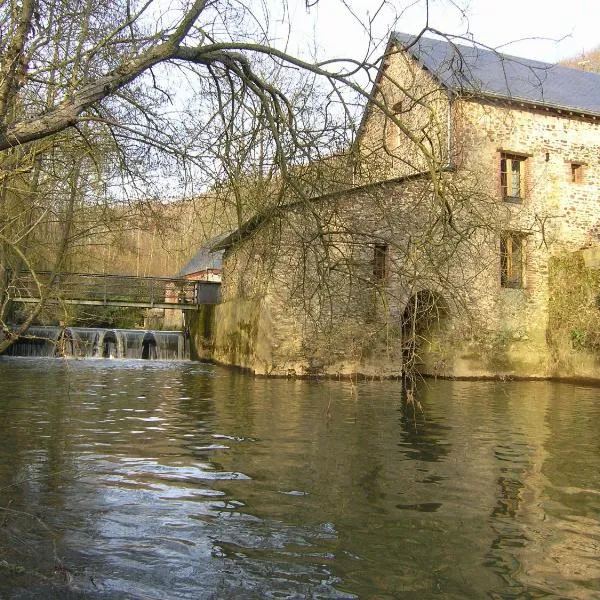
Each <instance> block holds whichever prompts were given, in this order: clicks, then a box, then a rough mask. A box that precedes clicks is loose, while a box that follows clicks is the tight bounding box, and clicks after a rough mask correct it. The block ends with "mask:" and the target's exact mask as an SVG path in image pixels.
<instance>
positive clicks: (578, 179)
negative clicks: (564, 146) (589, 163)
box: [571, 162, 584, 183]
mask: <svg viewBox="0 0 600 600" xmlns="http://www.w3.org/2000/svg"><path fill="white" fill-rule="evenodd" d="M583 170H584V169H583V165H582V164H581V163H576V162H572V163H571V183H583Z"/></svg>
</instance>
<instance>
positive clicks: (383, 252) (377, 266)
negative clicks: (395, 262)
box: [373, 244, 389, 281]
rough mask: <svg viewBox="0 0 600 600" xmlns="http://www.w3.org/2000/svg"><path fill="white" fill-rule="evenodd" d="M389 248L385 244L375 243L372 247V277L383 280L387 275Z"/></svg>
mask: <svg viewBox="0 0 600 600" xmlns="http://www.w3.org/2000/svg"><path fill="white" fill-rule="evenodd" d="M388 257H389V248H388V245H387V244H375V246H374V247H373V279H374V280H375V281H383V280H384V279H386V278H387V276H388Z"/></svg>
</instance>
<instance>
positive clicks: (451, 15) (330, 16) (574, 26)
mask: <svg viewBox="0 0 600 600" xmlns="http://www.w3.org/2000/svg"><path fill="white" fill-rule="evenodd" d="M379 2H380V0H350V3H351V6H352V7H353V8H355V9H356V11H357V13H358V14H360V16H361V18H363V19H364V16H365V15H366V14H367V12H369V13H370V14H372V13H373V11H374V10H376V8H377V6H379ZM452 3H453V0H430V24H431V25H432V26H433V27H436V28H437V29H439V30H441V31H444V32H447V33H450V34H455V35H464V34H466V33H469V34H470V35H472V37H473V39H475V40H476V41H478V42H480V43H482V44H485V45H488V46H491V47H494V48H498V49H499V50H500V51H502V52H505V53H507V54H514V55H517V56H523V57H526V58H534V59H537V60H542V61H546V62H557V61H559V60H560V59H562V58H566V57H572V56H579V55H581V53H582V52H583V51H586V50H587V51H589V50H592V49H594V48H596V47H598V46H600V32H599V24H600V18H599V17H600V1H599V0H567V1H565V0H562V1H561V2H560V3H559V2H557V1H556V0H454V3H455V4H457V5H458V6H460V7H461V8H464V9H465V12H466V16H467V19H464V18H462V17H461V14H460V11H458V10H457V9H456V8H454V7H452ZM393 4H394V5H395V7H396V10H397V11H400V10H402V8H403V7H405V6H408V7H409V8H407V9H406V10H404V12H403V13H402V15H401V17H400V20H399V22H398V24H397V26H396V29H397V30H399V31H402V32H404V33H417V32H418V31H420V29H421V28H422V26H423V23H424V10H423V6H424V3H423V2H415V1H414V0H395V2H393ZM290 5H292V6H295V8H292V9H291V10H293V11H294V14H293V15H292V23H293V26H294V29H295V30H296V31H304V32H305V33H306V34H307V35H306V37H301V38H300V39H299V41H295V43H296V44H298V45H302V44H306V39H309V38H310V37H312V36H311V35H310V34H311V32H312V31H314V32H315V34H316V39H318V40H319V45H320V46H321V47H322V48H323V49H326V53H327V54H328V55H331V54H335V53H337V55H338V56H348V55H356V52H357V51H358V52H360V49H361V48H362V47H364V46H365V41H364V40H365V39H366V35H365V34H364V31H361V30H360V28H359V27H358V26H357V25H356V23H353V22H352V20H351V19H350V18H342V17H341V15H342V14H343V12H342V10H341V8H340V0H320V2H318V4H317V5H316V6H315V7H313V8H312V9H311V10H310V11H309V13H308V15H307V14H306V9H305V8H304V6H303V2H299V3H297V4H294V3H293V2H291V3H290ZM411 5H412V7H411ZM390 21H392V11H391V9H388V10H387V12H386V11H385V9H384V10H383V11H382V12H381V13H380V15H379V17H378V19H377V20H376V21H375V33H376V35H379V36H381V37H384V36H385V33H386V32H385V28H386V25H388V24H389V23H390ZM519 40H522V41H519ZM290 49H291V50H295V49H294V48H293V47H292V48H290Z"/></svg>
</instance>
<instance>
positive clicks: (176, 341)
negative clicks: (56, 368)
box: [7, 326, 190, 360]
mask: <svg viewBox="0 0 600 600" xmlns="http://www.w3.org/2000/svg"><path fill="white" fill-rule="evenodd" d="M7 354H8V355H10V356H30V357H53V356H67V357H74V358H143V359H154V360H184V359H189V355H190V350H189V344H188V343H187V340H186V338H185V336H184V334H183V333H182V332H181V331H146V330H143V329H142V330H138V329H100V328H95V327H43V326H34V327H30V328H29V330H28V332H27V334H26V335H25V336H23V337H22V338H21V339H20V340H19V341H17V342H16V343H15V344H13V345H12V346H11V347H10V348H9V349H8V351H7Z"/></svg>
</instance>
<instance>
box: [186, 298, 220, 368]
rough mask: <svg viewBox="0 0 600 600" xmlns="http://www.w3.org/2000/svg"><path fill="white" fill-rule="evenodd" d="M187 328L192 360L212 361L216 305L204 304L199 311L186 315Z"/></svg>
mask: <svg viewBox="0 0 600 600" xmlns="http://www.w3.org/2000/svg"><path fill="white" fill-rule="evenodd" d="M186 326H187V328H188V330H189V334H190V358H191V359H192V360H202V359H203V360H210V359H212V352H213V343H214V340H213V337H214V328H215V305H213V304H203V305H202V306H199V307H198V310H197V311H195V312H188V313H186Z"/></svg>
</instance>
